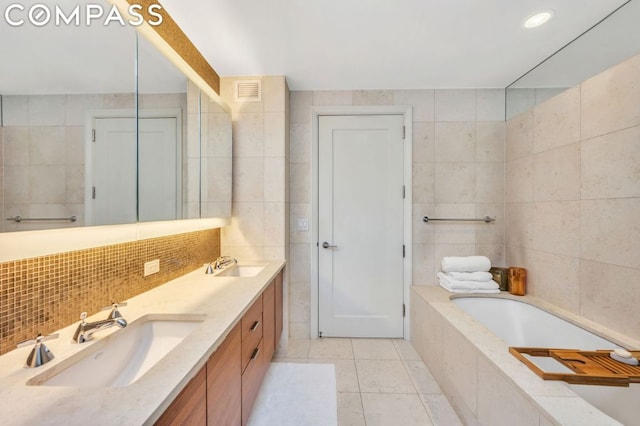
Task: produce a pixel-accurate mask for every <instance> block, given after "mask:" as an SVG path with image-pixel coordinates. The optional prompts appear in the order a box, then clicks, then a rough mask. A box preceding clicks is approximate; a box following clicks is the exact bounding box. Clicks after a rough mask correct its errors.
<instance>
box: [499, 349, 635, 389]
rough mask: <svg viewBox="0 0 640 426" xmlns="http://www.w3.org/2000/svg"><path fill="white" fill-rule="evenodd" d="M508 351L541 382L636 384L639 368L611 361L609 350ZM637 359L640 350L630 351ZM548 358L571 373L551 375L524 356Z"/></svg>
mask: <svg viewBox="0 0 640 426" xmlns="http://www.w3.org/2000/svg"><path fill="white" fill-rule="evenodd" d="M509 352H511V354H512V355H513V356H515V357H516V358H518V359H519V360H520V361H522V362H523V363H524V364H525V365H526V366H527V367H529V368H530V369H531V370H532V371H533V372H534V373H536V374H537V375H538V376H540V377H541V378H542V379H544V380H563V381H565V382H567V383H571V384H576V385H602V386H629V383H640V366H637V365H628V364H625V363H623V362H619V361H616V360H614V359H612V358H611V357H610V356H609V354H610V353H611V351H610V350H602V351H581V350H577V349H551V348H516V347H510V348H509ZM630 352H631V354H632V355H633V356H634V357H636V358H639V359H640V351H630ZM525 354H526V355H530V356H533V357H551V358H554V359H555V360H556V361H558V362H559V363H561V364H562V365H564V366H565V367H567V368H569V369H570V370H572V371H574V372H575V374H571V373H551V372H548V371H543V370H541V369H540V368H539V367H538V366H537V365H535V364H534V363H533V362H531V361H530V360H529V359H527V358H526V357H525V356H524V355H525Z"/></svg>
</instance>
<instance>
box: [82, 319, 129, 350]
mask: <svg viewBox="0 0 640 426" xmlns="http://www.w3.org/2000/svg"><path fill="white" fill-rule="evenodd" d="M86 319H87V313H86V312H83V313H81V314H80V324H78V328H76V332H75V333H73V341H74V342H76V343H84V342H86V341H88V340H91V339H92V338H93V333H95V332H97V331H100V330H105V329H107V328H111V327H113V326H118V327H120V328H124V327H126V326H127V320H125V319H124V318H122V316H119V317H116V318H107V319H104V320H100V321H94V322H86V321H85V320H86Z"/></svg>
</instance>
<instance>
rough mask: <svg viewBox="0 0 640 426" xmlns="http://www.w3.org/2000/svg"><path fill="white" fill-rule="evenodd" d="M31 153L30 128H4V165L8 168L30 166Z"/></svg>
mask: <svg viewBox="0 0 640 426" xmlns="http://www.w3.org/2000/svg"><path fill="white" fill-rule="evenodd" d="M30 151H31V150H30V149H29V128H28V127H4V163H3V164H5V165H7V166H20V165H28V164H29V161H30Z"/></svg>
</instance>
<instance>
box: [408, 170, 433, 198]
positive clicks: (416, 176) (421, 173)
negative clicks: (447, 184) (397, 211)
mask: <svg viewBox="0 0 640 426" xmlns="http://www.w3.org/2000/svg"><path fill="white" fill-rule="evenodd" d="M411 173H412V175H413V184H412V186H413V191H412V194H411V195H412V198H413V202H414V203H421V204H427V203H431V202H433V199H434V179H435V176H434V173H435V165H434V164H433V163H414V164H413V169H412V171H411Z"/></svg>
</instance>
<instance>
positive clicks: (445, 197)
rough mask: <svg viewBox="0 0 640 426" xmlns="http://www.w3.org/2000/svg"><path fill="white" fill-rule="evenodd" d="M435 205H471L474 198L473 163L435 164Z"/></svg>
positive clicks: (474, 172)
mask: <svg viewBox="0 0 640 426" xmlns="http://www.w3.org/2000/svg"><path fill="white" fill-rule="evenodd" d="M434 176H435V177H434V179H435V199H434V202H436V203H472V202H474V201H475V198H476V194H475V192H476V185H475V182H476V170H475V165H474V164H473V163H437V164H436V166H435V174H434Z"/></svg>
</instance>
